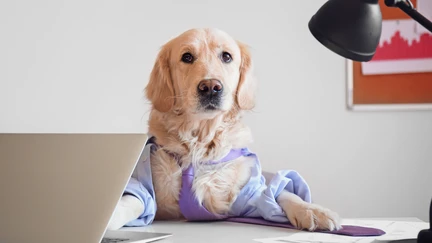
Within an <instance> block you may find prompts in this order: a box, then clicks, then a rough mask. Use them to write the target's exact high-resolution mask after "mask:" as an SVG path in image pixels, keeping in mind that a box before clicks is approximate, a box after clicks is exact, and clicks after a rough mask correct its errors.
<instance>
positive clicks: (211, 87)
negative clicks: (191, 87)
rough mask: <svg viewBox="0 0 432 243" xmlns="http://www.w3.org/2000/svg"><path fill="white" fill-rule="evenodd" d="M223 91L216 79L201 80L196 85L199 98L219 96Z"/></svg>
mask: <svg viewBox="0 0 432 243" xmlns="http://www.w3.org/2000/svg"><path fill="white" fill-rule="evenodd" d="M222 91H223V85H222V83H221V82H220V81H219V80H217V79H206V80H202V81H201V82H200V83H199V84H198V94H200V95H201V96H214V95H221V94H222Z"/></svg>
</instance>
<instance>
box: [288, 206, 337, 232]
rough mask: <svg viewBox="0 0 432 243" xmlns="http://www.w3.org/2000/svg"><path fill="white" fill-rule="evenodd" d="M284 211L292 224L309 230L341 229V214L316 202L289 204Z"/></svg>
mask: <svg viewBox="0 0 432 243" xmlns="http://www.w3.org/2000/svg"><path fill="white" fill-rule="evenodd" d="M284 211H285V213H286V215H287V217H288V219H289V221H290V222H291V224H293V225H294V226H295V227H297V228H298V229H307V230H309V231H314V230H316V229H320V230H330V231H333V230H339V229H341V224H340V218H339V215H338V214H337V213H335V212H333V211H331V210H329V209H327V208H324V207H321V206H319V205H316V204H310V203H302V204H288V205H286V209H285V208H284Z"/></svg>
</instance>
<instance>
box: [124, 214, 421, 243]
mask: <svg viewBox="0 0 432 243" xmlns="http://www.w3.org/2000/svg"><path fill="white" fill-rule="evenodd" d="M376 219H377V220H378V218H376ZM379 220H394V221H396V220H400V221H417V222H422V221H421V220H419V219H417V218H391V219H389V218H385V219H383V218H379ZM122 230H128V231H145V232H167V233H172V234H173V236H171V237H169V238H167V239H164V240H161V241H158V242H160V243H168V242H176V243H194V242H197V243H213V242H214V243H252V242H255V243H257V242H256V241H254V240H253V239H259V238H273V237H282V236H288V235H289V234H292V233H294V232H297V231H294V230H290V229H286V228H278V227H269V226H260V225H251V224H243V223H234V222H204V223H194V222H193V223H192V222H171V221H165V222H161V221H156V222H154V223H153V224H152V225H150V226H146V227H133V228H129V227H128V228H123V229H122Z"/></svg>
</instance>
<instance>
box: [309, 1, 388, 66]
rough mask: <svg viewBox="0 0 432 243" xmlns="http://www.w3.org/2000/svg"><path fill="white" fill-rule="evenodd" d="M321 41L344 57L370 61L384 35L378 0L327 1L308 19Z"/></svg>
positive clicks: (313, 31)
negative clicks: (382, 33)
mask: <svg viewBox="0 0 432 243" xmlns="http://www.w3.org/2000/svg"><path fill="white" fill-rule="evenodd" d="M308 26H309V30H310V32H311V33H312V35H313V36H314V37H315V38H316V39H317V40H318V41H319V42H321V44H323V45H324V46H326V47H327V48H329V49H330V50H332V51H333V52H335V53H337V54H338V55H340V56H343V57H345V58H348V59H351V60H354V61H360V62H367V61H370V60H371V59H372V58H373V56H374V54H375V51H376V48H377V46H378V44H379V40H380V37H381V26H382V15H381V10H380V6H379V4H378V0H328V1H327V2H326V3H325V4H324V5H323V6H322V7H321V8H320V9H319V10H318V11H317V13H316V14H315V15H313V16H312V18H311V19H310V21H309V24H308Z"/></svg>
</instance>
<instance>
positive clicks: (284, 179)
mask: <svg viewBox="0 0 432 243" xmlns="http://www.w3.org/2000/svg"><path fill="white" fill-rule="evenodd" d="M155 148H156V146H155V145H154V144H152V143H151V142H149V143H148V144H147V145H146V146H145V149H144V151H143V153H144V154H143V156H142V159H141V160H140V161H139V162H138V164H137V166H136V168H135V170H134V173H133V176H132V177H131V179H130V181H129V183H128V184H127V186H126V190H125V193H127V194H131V195H133V196H135V197H137V198H138V199H139V200H140V201H141V202H142V203H143V205H144V212H143V213H142V214H141V215H140V216H139V217H138V218H137V219H135V220H133V221H131V222H129V223H127V224H126V225H125V226H145V225H149V224H151V223H152V222H153V220H154V218H155V215H156V210H157V206H156V197H155V192H154V188H153V183H152V175H151V166H150V153H151V150H152V149H155ZM246 151H247V154H246V155H245V156H248V157H253V158H254V161H255V163H254V166H253V168H252V170H251V177H250V179H249V181H248V183H247V184H246V185H245V186H244V187H243V188H242V190H241V191H240V193H239V195H238V197H237V199H236V201H235V202H234V203H233V205H232V207H231V210H230V212H229V216H231V217H260V218H264V219H266V220H269V221H272V222H280V223H284V222H289V220H288V219H287V217H286V215H285V213H284V212H283V210H282V208H281V207H280V206H279V204H278V203H277V202H276V198H277V197H278V196H279V194H280V193H281V192H282V191H283V190H287V191H288V192H291V193H294V194H296V195H298V196H299V197H300V198H301V199H303V200H304V201H306V202H311V192H310V189H309V186H308V184H307V183H306V181H305V180H304V179H303V178H302V177H301V176H300V174H299V173H297V172H296V171H293V170H281V171H278V172H277V173H276V174H275V175H274V176H273V177H272V178H271V179H270V180H269V181H268V183H266V179H265V178H264V176H263V175H262V170H261V164H260V161H259V159H258V157H257V156H256V155H255V154H254V153H252V152H250V151H248V150H246ZM266 184H267V185H266Z"/></svg>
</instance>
